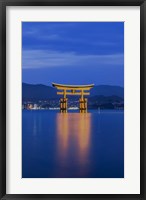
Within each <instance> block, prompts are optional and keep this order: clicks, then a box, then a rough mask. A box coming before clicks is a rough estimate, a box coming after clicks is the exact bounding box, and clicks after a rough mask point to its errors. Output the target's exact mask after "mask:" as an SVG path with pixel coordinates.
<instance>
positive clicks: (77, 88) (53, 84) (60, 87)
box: [52, 83, 94, 90]
mask: <svg viewBox="0 0 146 200" xmlns="http://www.w3.org/2000/svg"><path fill="white" fill-rule="evenodd" d="M52 86H53V87H56V88H57V89H59V90H62V89H68V90H69V89H70V90H73V89H76V90H89V89H91V88H93V86H94V84H88V85H65V84H58V83H52Z"/></svg>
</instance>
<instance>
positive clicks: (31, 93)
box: [22, 83, 58, 101]
mask: <svg viewBox="0 0 146 200" xmlns="http://www.w3.org/2000/svg"><path fill="white" fill-rule="evenodd" d="M54 98H55V99H56V98H58V95H57V94H56V90H55V88H53V87H50V86H46V85H42V84H37V85H33V84H27V83H22V100H23V101H38V100H47V99H54Z"/></svg>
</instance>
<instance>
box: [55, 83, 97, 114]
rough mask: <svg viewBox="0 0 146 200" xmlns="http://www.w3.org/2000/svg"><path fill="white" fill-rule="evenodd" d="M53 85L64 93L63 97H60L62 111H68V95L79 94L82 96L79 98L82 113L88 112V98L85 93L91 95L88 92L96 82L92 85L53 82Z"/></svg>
mask: <svg viewBox="0 0 146 200" xmlns="http://www.w3.org/2000/svg"><path fill="white" fill-rule="evenodd" d="M52 86H53V87H55V88H57V89H58V90H60V91H59V92H57V94H59V95H63V98H61V99H60V112H63V113H66V112H67V100H68V99H67V98H66V96H67V95H79V96H81V97H80V99H79V103H80V107H79V109H80V113H86V112H87V98H84V95H85V96H86V95H90V93H89V92H88V91H89V90H90V89H91V88H93V86H94V84H90V85H64V84H57V83H52Z"/></svg>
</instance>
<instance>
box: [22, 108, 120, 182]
mask: <svg viewBox="0 0 146 200" xmlns="http://www.w3.org/2000/svg"><path fill="white" fill-rule="evenodd" d="M22 112H23V113H22V126H23V128H22V130H23V131H22V177H23V178H123V177H124V112H123V111H114V110H111V111H107V110H105V111H102V110H101V111H100V113H99V112H98V110H97V111H94V110H92V111H90V113H85V114H83V113H81V114H80V113H74V112H71V113H59V112H58V111H49V110H33V111H28V110H23V111H22Z"/></svg>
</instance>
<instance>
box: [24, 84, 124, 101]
mask: <svg viewBox="0 0 146 200" xmlns="http://www.w3.org/2000/svg"><path fill="white" fill-rule="evenodd" d="M100 96H101V97H102V98H101V97H100ZM103 96H104V97H103ZM108 96H109V97H110V98H111V96H113V99H115V98H118V97H120V98H122V99H124V88H122V87H120V86H109V85H99V86H94V88H92V89H91V91H90V96H89V99H90V100H91V101H97V99H98V100H99V99H100V98H101V99H102V100H104V101H105V97H108ZM59 98H60V96H58V95H57V90H56V89H55V88H53V87H51V86H46V85H42V84H36V85H33V84H27V83H22V100H23V101H38V100H48V99H59ZM70 98H73V97H72V96H70ZM76 98H78V97H76Z"/></svg>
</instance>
